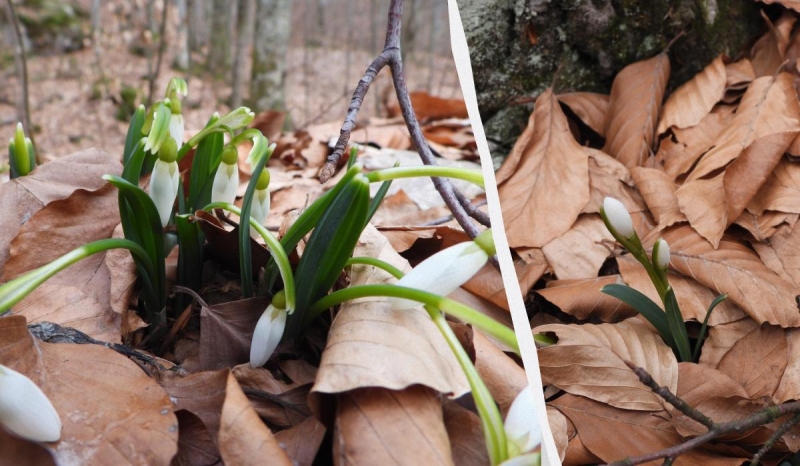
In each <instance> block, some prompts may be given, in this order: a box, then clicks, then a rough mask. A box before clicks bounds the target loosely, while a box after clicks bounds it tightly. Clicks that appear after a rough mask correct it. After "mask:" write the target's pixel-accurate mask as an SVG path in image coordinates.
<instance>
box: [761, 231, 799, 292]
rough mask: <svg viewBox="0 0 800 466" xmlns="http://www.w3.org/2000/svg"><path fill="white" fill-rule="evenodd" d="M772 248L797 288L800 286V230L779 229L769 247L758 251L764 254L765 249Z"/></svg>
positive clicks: (764, 246)
mask: <svg viewBox="0 0 800 466" xmlns="http://www.w3.org/2000/svg"><path fill="white" fill-rule="evenodd" d="M768 248H771V249H772V251H774V253H775V256H776V258H777V260H778V261H779V262H780V264H781V265H782V266H783V267H782V268H783V270H784V271H785V273H786V275H787V276H788V277H789V278H790V280H791V282H790V283H794V284H795V286H800V229H798V228H788V227H781V228H779V229H778V230H777V231H776V233H775V234H774V235H772V237H770V241H769V244H768V245H763V246H762V247H759V249H757V251H760V252H759V255H760V254H762V250H763V249H768Z"/></svg>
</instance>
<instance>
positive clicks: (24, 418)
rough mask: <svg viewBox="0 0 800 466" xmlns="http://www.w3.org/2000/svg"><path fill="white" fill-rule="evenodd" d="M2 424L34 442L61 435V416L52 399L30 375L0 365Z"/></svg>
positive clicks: (0, 411)
mask: <svg viewBox="0 0 800 466" xmlns="http://www.w3.org/2000/svg"><path fill="white" fill-rule="evenodd" d="M0 424H2V425H3V426H4V427H5V428H6V429H7V430H8V431H10V432H12V433H13V434H15V435H17V436H19V437H22V438H24V439H27V440H31V441H34V442H56V441H58V440H59V439H60V438H61V418H60V417H59V416H58V412H57V411H56V409H55V408H54V407H53V403H51V402H50V400H49V399H48V398H47V396H46V395H45V394H44V392H42V390H41V389H40V388H39V387H38V386H37V385H36V384H35V383H33V381H32V380H31V379H29V378H28V377H26V376H24V375H23V374H20V373H19V372H17V371H15V370H12V369H9V368H8V367H6V366H3V365H0Z"/></svg>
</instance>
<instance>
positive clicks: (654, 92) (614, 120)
mask: <svg viewBox="0 0 800 466" xmlns="http://www.w3.org/2000/svg"><path fill="white" fill-rule="evenodd" d="M669 71H670V66H669V57H667V54H666V53H660V54H658V55H656V56H655V57H653V58H650V59H649V60H644V61H640V62H636V63H633V64H631V65H628V66H626V67H625V68H623V70H622V71H620V72H619V74H617V76H616V77H615V78H614V83H613V84H612V85H611V98H610V100H609V108H608V116H607V117H606V144H605V146H604V147H603V152H605V153H607V154H609V155H611V156H612V157H615V158H616V159H617V160H619V161H620V162H622V163H623V164H624V165H625V166H626V167H628V168H631V167H636V166H640V165H642V164H644V161H645V159H647V157H648V156H649V155H650V152H651V147H652V145H653V138H654V137H655V127H656V119H657V118H658V114H659V110H660V109H661V101H662V99H663V98H664V91H665V90H666V87H667V80H669Z"/></svg>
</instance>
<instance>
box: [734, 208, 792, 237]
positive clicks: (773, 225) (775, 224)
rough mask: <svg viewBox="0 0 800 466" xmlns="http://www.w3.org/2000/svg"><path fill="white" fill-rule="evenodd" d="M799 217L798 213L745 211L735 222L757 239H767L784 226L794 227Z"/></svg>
mask: <svg viewBox="0 0 800 466" xmlns="http://www.w3.org/2000/svg"><path fill="white" fill-rule="evenodd" d="M797 219H798V215H797V214H784V213H781V212H770V211H766V212H764V213H763V214H762V215H754V214H751V213H750V212H748V211H744V212H742V215H740V216H739V218H737V219H736V221H735V222H733V223H735V224H736V225H739V226H740V227H742V228H744V229H745V230H747V231H748V232H750V234H751V235H753V238H754V239H755V240H756V241H766V240H767V239H770V238H772V236H773V235H775V233H777V231H778V229H779V228H781V227H782V226H788V227H793V225H794V224H795V222H797Z"/></svg>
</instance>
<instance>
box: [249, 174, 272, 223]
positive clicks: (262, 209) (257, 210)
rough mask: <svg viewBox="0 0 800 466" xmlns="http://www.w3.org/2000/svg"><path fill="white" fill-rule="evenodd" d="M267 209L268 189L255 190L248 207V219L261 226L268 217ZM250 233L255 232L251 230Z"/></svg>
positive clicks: (268, 200)
mask: <svg viewBox="0 0 800 466" xmlns="http://www.w3.org/2000/svg"><path fill="white" fill-rule="evenodd" d="M264 171H266V170H264ZM269 207H270V195H269V188H267V189H256V191H255V192H254V193H253V203H252V204H251V205H250V218H252V219H254V220H255V221H257V222H258V223H260V224H262V225H263V224H264V222H265V221H266V220H267V217H268V216H269ZM251 233H255V232H254V231H253V230H251Z"/></svg>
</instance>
